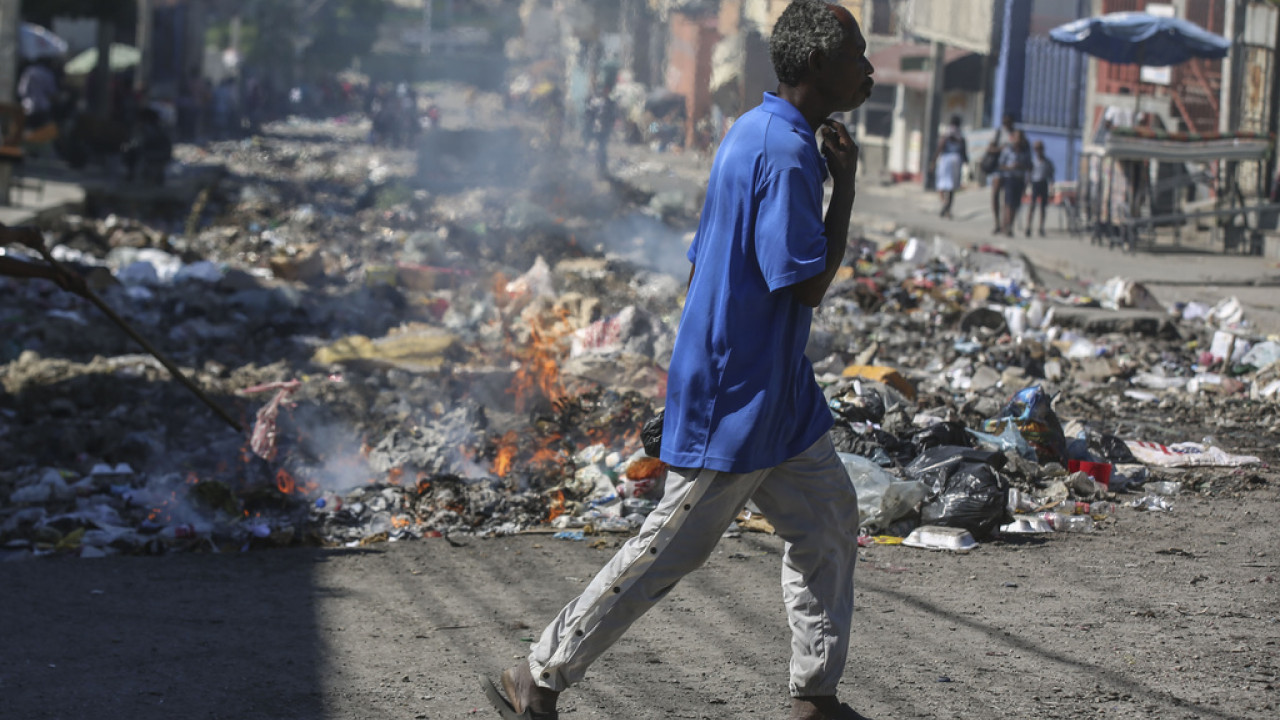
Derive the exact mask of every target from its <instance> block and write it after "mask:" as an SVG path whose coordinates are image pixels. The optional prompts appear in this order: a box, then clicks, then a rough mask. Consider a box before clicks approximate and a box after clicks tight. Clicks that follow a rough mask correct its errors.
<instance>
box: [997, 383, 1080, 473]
mask: <svg viewBox="0 0 1280 720" xmlns="http://www.w3.org/2000/svg"><path fill="white" fill-rule="evenodd" d="M1009 423H1013V424H1014V425H1015V426H1016V427H1017V428H1018V432H1020V433H1022V437H1024V438H1026V441H1027V442H1028V443H1030V445H1031V447H1032V448H1034V449H1035V451H1036V457H1037V458H1039V460H1040V462H1042V463H1048V462H1056V463H1059V464H1061V465H1065V464H1066V462H1065V459H1064V458H1065V456H1066V450H1067V440H1066V437H1065V435H1064V434H1063V432H1062V422H1061V421H1060V420H1059V419H1058V416H1057V414H1056V413H1054V411H1053V398H1051V397H1049V393H1047V392H1045V391H1044V389H1043V388H1041V387H1040V386H1039V385H1032V386H1031V387H1027V388H1023V389H1022V390H1019V391H1018V392H1016V393H1014V395H1013V397H1011V398H1009V401H1008V402H1007V403H1005V406H1004V408H1002V409H1001V410H1000V413H999V414H998V415H996V417H994V418H992V419H990V420H988V421H986V422H985V423H983V426H982V429H983V430H985V431H986V432H988V433H991V434H992V435H1000V434H1001V433H1003V432H1004V429H1005V426H1006V425H1008V424H1009Z"/></svg>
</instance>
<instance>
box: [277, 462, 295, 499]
mask: <svg viewBox="0 0 1280 720" xmlns="http://www.w3.org/2000/svg"><path fill="white" fill-rule="evenodd" d="M276 489H277V490H279V491H280V492H282V493H284V494H285V495H292V494H293V493H294V492H295V491H297V489H298V483H297V481H296V480H294V479H293V475H290V474H289V471H288V470H285V469H284V468H280V469H279V470H277V471H276Z"/></svg>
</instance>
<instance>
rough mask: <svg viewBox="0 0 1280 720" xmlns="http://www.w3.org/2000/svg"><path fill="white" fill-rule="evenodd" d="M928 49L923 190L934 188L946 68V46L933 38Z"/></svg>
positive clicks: (922, 171) (921, 159)
mask: <svg viewBox="0 0 1280 720" xmlns="http://www.w3.org/2000/svg"><path fill="white" fill-rule="evenodd" d="M930 49H931V50H932V53H930V55H931V58H932V60H931V64H930V68H929V70H930V75H929V94H928V95H927V96H925V106H924V107H925V110H924V137H923V140H922V141H921V147H920V176H921V177H922V178H924V189H925V190H932V189H934V187H935V184H936V178H935V177H934V172H933V153H934V151H935V150H937V147H938V126H939V125H941V124H942V80H943V77H944V76H945V74H946V69H947V67H946V66H947V61H946V57H947V46H946V45H945V44H943V43H941V42H939V41H937V40H934V41H933V42H932V43H931V44H930Z"/></svg>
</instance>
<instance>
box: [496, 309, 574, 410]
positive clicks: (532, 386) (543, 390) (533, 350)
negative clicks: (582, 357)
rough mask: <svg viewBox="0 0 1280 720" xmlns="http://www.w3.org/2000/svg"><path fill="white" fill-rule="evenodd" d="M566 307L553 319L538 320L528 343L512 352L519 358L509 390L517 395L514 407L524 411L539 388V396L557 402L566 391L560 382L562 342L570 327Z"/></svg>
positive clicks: (563, 351)
mask: <svg viewBox="0 0 1280 720" xmlns="http://www.w3.org/2000/svg"><path fill="white" fill-rule="evenodd" d="M568 317H569V310H568V309H567V308H562V309H560V310H559V311H558V312H557V313H556V316H555V317H554V318H551V319H549V320H545V319H543V320H539V321H536V322H535V323H534V324H533V327H532V328H531V329H530V333H529V344H528V345H527V346H526V347H524V348H520V349H518V350H513V351H512V354H513V355H515V356H516V358H517V359H519V360H520V361H521V363H520V368H519V369H518V370H516V374H515V377H513V378H512V380H511V389H510V392H511V393H512V394H514V395H515V396H516V410H517V411H518V412H524V411H525V410H526V409H527V404H528V402H529V400H530V399H532V397H533V396H534V391H538V392H539V393H540V394H541V395H542V397H545V398H546V399H548V400H550V401H551V402H553V403H554V402H557V401H559V400H561V399H563V398H564V397H565V395H566V394H567V393H566V391H565V389H564V385H563V384H562V383H561V381H560V359H561V357H563V355H564V354H565V348H564V343H563V342H562V341H563V339H564V338H565V336H566V335H568V334H569V332H570V330H571V328H570V327H569V325H568V323H566V322H565V320H566V319H567V318H568Z"/></svg>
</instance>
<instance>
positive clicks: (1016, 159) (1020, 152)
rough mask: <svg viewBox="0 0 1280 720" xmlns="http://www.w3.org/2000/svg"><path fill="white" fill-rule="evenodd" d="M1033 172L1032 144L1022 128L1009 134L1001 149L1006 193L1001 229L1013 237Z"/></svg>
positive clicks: (1002, 183) (1001, 172) (1001, 173)
mask: <svg viewBox="0 0 1280 720" xmlns="http://www.w3.org/2000/svg"><path fill="white" fill-rule="evenodd" d="M1030 172H1031V146H1030V145H1028V144H1027V138H1026V136H1025V135H1023V134H1022V131H1021V130H1014V131H1013V132H1012V133H1010V134H1009V142H1007V143H1005V146H1004V149H1003V150H1001V151H1000V186H1001V190H1002V191H1003V194H1004V222H1003V223H1002V224H1001V226H1000V227H1001V231H1002V232H1004V234H1005V235H1007V236H1009V237H1013V224H1014V222H1015V221H1016V220H1017V219H1018V209H1019V208H1020V207H1022V196H1023V195H1025V194H1026V192H1027V175H1028V173H1030Z"/></svg>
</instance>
